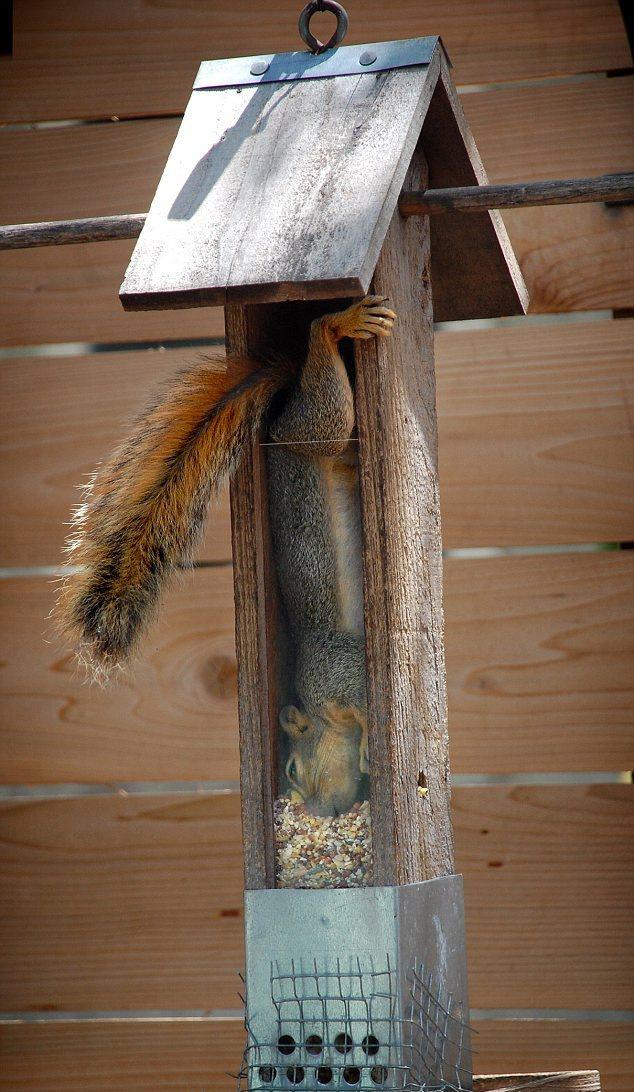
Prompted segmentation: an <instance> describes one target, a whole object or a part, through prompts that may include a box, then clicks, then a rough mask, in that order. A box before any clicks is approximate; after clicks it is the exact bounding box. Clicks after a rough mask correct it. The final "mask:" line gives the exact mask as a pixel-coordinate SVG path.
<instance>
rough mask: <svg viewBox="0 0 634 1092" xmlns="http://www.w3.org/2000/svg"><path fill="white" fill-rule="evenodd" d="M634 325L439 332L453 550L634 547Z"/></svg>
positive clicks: (444, 494) (443, 481) (446, 522)
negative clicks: (631, 543) (633, 409)
mask: <svg viewBox="0 0 634 1092" xmlns="http://www.w3.org/2000/svg"><path fill="white" fill-rule="evenodd" d="M633 344H634V321H630V320H619V322H614V321H605V322H603V321H601V322H593V323H585V322H584V323H579V324H570V325H568V324H566V325H548V324H544V325H540V326H528V325H526V326H521V327H520V326H514V327H508V328H502V329H497V330H481V331H473V332H472V331H466V332H459V333H440V334H437V336H436V371H437V395H438V418H439V442H440V487H441V494H440V497H441V509H442V518H443V542H444V545H445V547H446V548H452V547H456V546H493V545H495V546H504V545H525V544H533V545H540V544H547V543H572V542H610V541H617V542H621V541H628V540H629V539H630V538H631V537H634V535H633V532H634V481H633V479H632V475H633V474H634V438H633V437H632V433H631V427H630V423H629V418H630V410H629V404H630V400H631V398H632V396H633V395H634V369H633V368H632V345H633Z"/></svg>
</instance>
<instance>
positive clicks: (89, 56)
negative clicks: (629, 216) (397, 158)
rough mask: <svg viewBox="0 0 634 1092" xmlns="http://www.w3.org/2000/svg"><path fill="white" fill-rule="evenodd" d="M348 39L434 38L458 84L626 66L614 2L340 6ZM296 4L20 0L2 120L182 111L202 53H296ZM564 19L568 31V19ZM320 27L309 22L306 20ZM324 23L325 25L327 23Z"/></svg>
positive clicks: (491, 0)
mask: <svg viewBox="0 0 634 1092" xmlns="http://www.w3.org/2000/svg"><path fill="white" fill-rule="evenodd" d="M347 8H348V11H349V14H350V31H349V35H348V38H347V41H348V42H373V41H381V40H383V39H393V38H409V37H414V36H417V35H424V34H430V33H432V34H437V33H440V34H442V36H443V40H444V42H445V45H446V47H447V49H448V52H449V56H450V57H451V59H452V61H453V63H454V65H455V68H456V80H457V82H458V83H478V84H481V83H492V82H495V81H500V80H517V79H522V78H535V77H539V76H550V75H560V74H568V73H577V72H591V71H596V70H602V69H615V68H626V67H627V66H628V65H629V64H630V63H631V58H630V54H629V51H628V47H627V38H626V35H625V31H624V28H623V24H622V21H621V18H620V14H619V8H618V4H617V3H616V2H615V0H582V2H580V3H576V4H574V3H572V0H554V2H551V3H549V4H548V8H547V10H546V9H544V8H543V7H540V6H539V5H537V6H536V5H535V4H534V3H532V2H531V0H516V2H515V3H513V4H508V3H506V2H505V0H486V2H483V3H480V4H478V7H477V8H474V7H473V5H472V4H470V3H468V0H453V2H452V3H451V4H445V3H442V2H441V0H435V2H434V3H430V4H428V5H426V6H425V9H424V11H423V9H421V7H420V5H419V4H418V3H417V2H416V0H406V2H403V3H401V4H399V6H398V8H396V9H389V10H388V9H386V7H385V5H383V4H381V3H380V0H349V3H348V5H347ZM297 11H298V9H297V5H296V4H294V3H291V0H279V2H278V3H276V4H273V5H269V7H268V8H267V18H266V19H263V18H262V17H261V11H260V10H259V8H258V7H257V6H254V5H253V4H252V3H250V2H249V0H238V2H236V3H235V4H233V5H232V6H231V8H230V9H228V8H227V9H219V8H217V7H215V6H214V5H209V4H205V3H203V2H202V0H188V3H187V6H186V8H185V9H183V8H178V9H177V8H173V7H170V6H166V5H155V4H153V3H150V2H149V0H143V2H141V3H137V4H135V5H134V6H133V7H131V6H129V5H122V6H120V7H119V8H118V9H116V10H115V11H113V9H112V6H111V5H110V4H109V3H108V2H107V0H90V2H89V3H87V4H83V5H82V7H81V9H79V8H75V7H72V6H71V7H68V8H65V7H62V8H60V6H59V5H56V4H55V3H54V2H53V0H44V2H42V0H39V2H38V3H33V2H31V3H22V4H21V5H20V8H19V11H17V12H16V25H15V50H14V58H13V59H10V58H5V57H3V58H1V60H2V66H1V67H0V72H1V78H2V83H3V107H2V120H4V121H33V120H45V119H50V118H82V117H109V116H111V115H112V114H116V115H118V116H126V115H127V116H139V115H142V114H164V113H170V112H179V111H181V110H183V108H184V106H185V103H186V101H187V98H188V96H189V89H190V87H191V84H192V82H193V78H194V75H195V72H196V68H197V65H198V63H199V61H200V60H201V59H202V58H203V57H231V56H235V55H241V54H247V55H248V54H258V53H261V52H264V53H270V52H274V51H276V50H277V51H279V50H284V49H297V48H298V47H299V38H298V36H297V31H296V20H297ZM572 22H574V33H571V30H570V27H571V23H572ZM315 24H316V29H317V30H318V32H319V26H318V24H319V20H315ZM327 25H328V26H330V23H328V24H327Z"/></svg>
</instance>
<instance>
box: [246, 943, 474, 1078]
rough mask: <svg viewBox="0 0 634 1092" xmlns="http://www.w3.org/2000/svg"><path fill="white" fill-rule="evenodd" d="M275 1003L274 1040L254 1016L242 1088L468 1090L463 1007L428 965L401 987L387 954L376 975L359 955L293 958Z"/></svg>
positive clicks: (279, 976)
mask: <svg viewBox="0 0 634 1092" xmlns="http://www.w3.org/2000/svg"><path fill="white" fill-rule="evenodd" d="M270 1002H271V1007H272V1016H273V1018H274V1019H273V1020H272V1023H271V1026H273V1024H274V1026H275V1028H276V1031H277V1034H276V1036H275V1038H274V1040H273V1041H271V1042H261V1041H258V1039H257V1037H256V1035H255V1034H254V1033H253V1030H252V1028H251V1026H250V1023H249V1019H248V1015H247V1020H246V1030H247V1045H246V1048H245V1052H244V1057H243V1065H242V1069H241V1072H240V1075H239V1081H238V1088H239V1090H241V1092H242V1090H244V1092H246V1090H248V1092H272V1090H274V1089H282V1088H283V1089H293V1088H294V1089H297V1090H298V1092H299V1090H301V1092H329V1090H333V1092H334V1090H335V1089H337V1090H343V1089H345V1090H347V1092H349V1090H350V1089H356V1090H357V1092H378V1090H379V1089H386V1090H387V1089H400V1090H402V1092H440V1090H442V1092H464V1090H466V1089H468V1088H470V1087H471V1064H470V1063H471V1051H470V1041H469V1028H468V1026H467V1024H466V1023H465V1022H464V1020H463V1019H462V1005H461V1004H459V1003H457V1002H456V1001H455V999H454V998H453V997H452V995H451V994H450V993H449V992H448V991H446V990H444V989H443V987H442V985H441V984H440V983H438V982H436V981H435V980H434V978H433V976H432V975H431V974H430V973H428V972H426V970H425V968H424V966H423V965H422V964H418V965H416V966H414V967H412V968H411V969H410V971H409V973H408V974H407V975H406V977H405V983H402V982H400V983H399V976H398V974H397V972H396V970H395V968H394V967H393V966H392V965H391V963H390V959H389V957H386V962H385V964H384V965H382V966H381V967H380V968H379V969H376V967H375V966H367V965H366V966H364V965H363V964H362V961H361V959H360V958H359V957H356V956H355V957H351V958H350V960H349V962H348V963H346V964H342V961H341V960H339V959H337V960H336V961H334V963H333V964H332V965H330V966H329V967H325V966H324V967H320V966H318V963H317V960H313V961H311V965H309V967H308V969H306V966H305V965H304V964H302V966H297V965H296V962H295V961H293V960H291V963H290V965H289V967H288V968H286V969H282V968H280V966H279V964H277V963H275V964H271V990H270ZM247 1013H248V1007H247Z"/></svg>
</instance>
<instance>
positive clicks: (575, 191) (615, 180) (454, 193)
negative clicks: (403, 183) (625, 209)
mask: <svg viewBox="0 0 634 1092" xmlns="http://www.w3.org/2000/svg"><path fill="white" fill-rule="evenodd" d="M631 200H634V173H630V174H604V175H601V176H600V177H599V178H564V179H560V180H558V181H548V182H516V183H508V184H507V185H500V186H456V187H454V188H453V189H446V190H416V191H414V190H412V192H411V193H403V194H401V196H400V198H399V202H398V207H399V211H400V213H401V216H429V215H431V214H435V213H437V212H483V211H484V210H486V209H519V208H529V207H531V206H535V205H571V204H576V203H579V202H590V201H618V202H621V201H631Z"/></svg>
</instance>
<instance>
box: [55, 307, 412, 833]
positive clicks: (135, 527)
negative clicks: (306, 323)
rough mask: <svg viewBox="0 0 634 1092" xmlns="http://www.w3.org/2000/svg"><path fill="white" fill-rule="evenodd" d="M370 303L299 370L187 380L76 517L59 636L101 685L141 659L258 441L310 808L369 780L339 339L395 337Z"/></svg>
mask: <svg viewBox="0 0 634 1092" xmlns="http://www.w3.org/2000/svg"><path fill="white" fill-rule="evenodd" d="M395 318H396V315H395V313H394V312H393V311H392V310H390V308H389V307H387V306H386V297H381V296H366V297H365V298H364V299H362V300H360V301H358V302H356V303H353V304H352V305H351V306H349V307H347V308H346V309H345V310H343V311H337V312H333V313H329V314H326V315H323V316H321V317H320V318H317V319H315V320H314V321H313V322H312V323H311V326H310V334H309V341H308V351H307V353H306V357H305V360H304V361H303V363H300V362H298V361H296V360H295V361H294V360H288V359H284V358H279V359H268V360H257V359H255V358H253V359H252V358H249V357H243V358H238V357H235V356H229V357H228V358H227V359H226V360H222V364H223V365H224V367H222V368H219V366H218V365H219V364H220V363H221V361H220V360H216V361H209V360H208V361H207V362H205V363H204V364H203V365H199V366H197V367H194V368H190V369H189V370H187V371H185V372H182V373H180V375H178V376H177V377H176V378H175V380H174V381H173V383H172V384H171V386H170V387H169V388H168V390H167V391H166V392H165V394H164V395H163V396H162V397H160V398H159V399H158V400H157V401H155V402H154V403H153V404H152V405H151V406H150V407H149V408H148V409H146V410H145V412H143V413H142V414H141V415H140V417H139V418H137V420H136V422H135V424H134V426H133V428H132V431H131V433H130V435H129V436H128V438H127V439H126V440H125V441H124V442H123V444H122V445H121V446H120V447H119V448H118V449H117V450H116V451H115V452H114V454H113V455H112V457H111V458H110V460H109V461H108V462H107V463H105V464H104V465H103V466H102V467H101V468H99V469H98V470H97V471H96V473H95V474H94V476H93V478H92V479H91V481H90V482H89V484H88V486H87V487H86V490H85V496H84V503H83V504H82V505H81V506H80V507H79V508H78V509H77V511H76V513H75V515H74V520H73V522H74V533H73V535H72V536H71V539H70V540H69V544H68V554H69V560H70V562H71V564H72V567H73V571H72V574H71V575H70V576H68V577H67V579H66V580H65V581H64V583H63V585H62V590H61V593H60V597H59V600H58V604H57V608H56V614H57V619H58V628H59V629H60V630H61V631H62V632H63V633H64V634H65V635H66V636H67V637H70V638H71V640H72V641H73V643H74V645H75V647H76V650H77V654H78V657H79V658H80V660H82V661H83V662H84V663H85V664H87V666H88V667H89V668H90V669H91V670H92V672H93V674H94V676H95V677H96V678H106V677H108V676H109V674H110V673H111V672H112V670H113V669H114V668H116V667H120V666H122V665H123V664H124V663H125V662H126V661H127V660H128V659H129V658H130V656H131V655H132V653H133V652H134V650H135V648H136V646H137V643H138V641H139V639H140V637H141V634H142V633H143V631H144V629H145V627H146V626H147V624H148V622H149V620H150V619H151V617H152V616H153V615H154V613H155V612H156V609H157V607H158V603H159V600H160V596H161V593H162V591H163V588H164V586H165V584H166V583H167V581H168V579H169V577H170V575H171V574H172V573H173V572H174V571H176V570H177V569H179V568H180V567H182V566H183V565H185V564H187V563H188V562H189V560H190V559H191V555H192V551H193V548H194V546H195V545H196V542H197V541H198V538H199V536H200V533H201V531H202V528H203V525H204V521H205V516H206V512H207V508H208V506H209V502H210V500H211V498H212V496H213V495H215V494H216V493H217V492H218V490H219V488H220V487H221V486H222V484H223V483H224V482H225V480H226V479H227V477H228V476H229V475H230V474H231V473H232V472H233V471H234V470H235V468H236V467H237V465H238V464H239V461H240V458H241V457H242V455H243V453H244V451H245V450H246V448H247V447H248V446H249V445H250V444H251V443H252V442H253V441H254V440H255V439H256V438H257V437H258V436H260V435H261V434H262V428H263V425H264V426H266V433H267V440H268V443H266V445H265V452H266V468H267V476H268V483H269V488H268V493H269V516H270V524H271V536H272V544H273V555H274V562H275V569H276V573H277V579H278V584H279V590H280V596H281V601H282V604H283V607H284V611H285V615H286V619H287V625H288V631H289V636H290V638H291V641H292V646H293V649H294V652H295V663H294V677H293V691H294V694H295V696H296V699H297V700H296V702H295V704H292V705H286V706H285V707H284V708H283V709H282V710H281V712H280V715H279V720H280V726H281V727H282V729H283V730H284V732H285V733H286V736H287V737H288V741H289V748H290V752H289V757H288V761H287V762H286V765H285V772H286V776H287V778H288V782H289V785H290V787H291V791H292V792H293V794H297V795H298V796H299V797H300V798H301V799H302V800H303V801H304V802H305V804H306V807H307V808H308V810H309V811H311V812H312V813H313V814H320V815H337V814H340V813H343V812H345V811H347V810H348V809H349V808H350V807H351V806H352V804H353V803H354V802H355V800H357V799H358V798H359V793H360V786H361V782H362V778H363V774H364V773H365V772H367V725H366V696H365V651H364V636H363V596H362V577H361V558H362V551H361V521H360V510H359V493H358V472H357V455H356V444H355V442H354V441H353V431H354V427H355V420H354V399H353V393H352V388H351V385H350V381H349V378H348V374H347V371H346V366H345V364H344V361H343V359H342V357H341V355H340V352H339V343H340V341H341V340H342V339H343V338H345V337H348V338H353V339H368V338H372V337H375V336H388V335H389V334H390V333H391V330H392V326H393V323H394V320H395Z"/></svg>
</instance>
